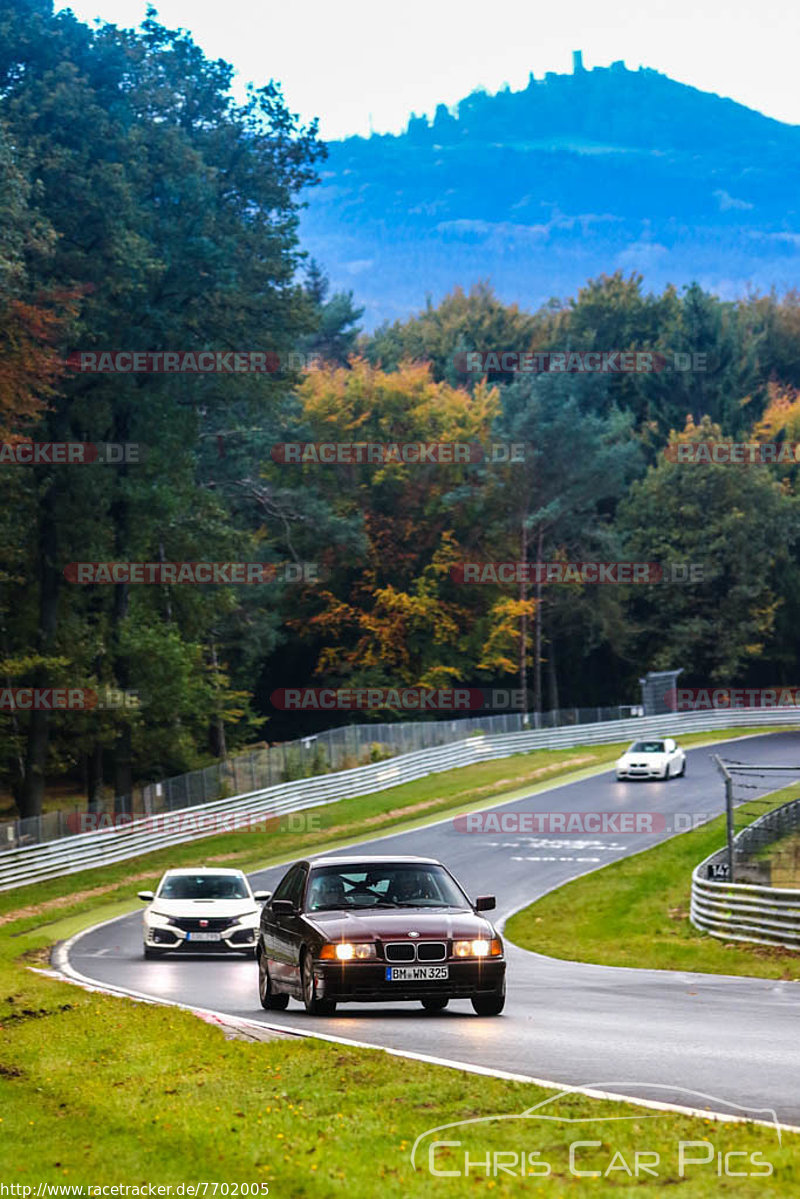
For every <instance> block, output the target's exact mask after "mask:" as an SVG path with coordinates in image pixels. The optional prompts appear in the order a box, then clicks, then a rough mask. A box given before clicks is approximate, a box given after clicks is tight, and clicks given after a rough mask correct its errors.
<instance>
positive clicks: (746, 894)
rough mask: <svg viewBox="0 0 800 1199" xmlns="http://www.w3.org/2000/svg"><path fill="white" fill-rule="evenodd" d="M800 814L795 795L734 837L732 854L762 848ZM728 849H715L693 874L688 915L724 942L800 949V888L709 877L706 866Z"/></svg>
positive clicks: (799, 802)
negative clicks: (719, 879) (733, 881)
mask: <svg viewBox="0 0 800 1199" xmlns="http://www.w3.org/2000/svg"><path fill="white" fill-rule="evenodd" d="M798 819H800V800H796V799H793V800H791V801H790V802H789V803H787V804H783V805H782V806H781V807H780V808H775V809H774V811H772V812H765V813H764V815H763V816H759V818H758V820H754V821H753V823H752V824H750V825H748V826H747V828H744V829H742V831H741V832H740V833H739V834H738V835H737V836H736V837H735V838H734V856H736V855H737V852H738V853H741V852H742V851H746V850H747V849H753V848H756V847H757V848H762V847H763V846H764V845H765V844H768V842H769V840H775V839H776V838H777V837H779V836H781V835H783V833H784V832H787V831H791V830H792V829H793V828H796V827H797V824H798ZM727 853H728V851H727V848H725V849H718V850H716V852H715V853H712V854H711V855H710V856H709V857H707V858H706V859H705V861H703V862H701V863H700V865H699V866H697V867H696V868H695V870H694V872H693V873H692V900H691V906H690V911H689V919H690V920H691V922H692V924H693V925H694V926H695V928H699V929H701V930H702V931H703V932H705V933H709V934H710V935H711V936H712V937H719V938H720V939H721V940H723V941H753V942H755V943H756V944H758V945H785V946H786V947H787V948H788V949H798V948H800V891H798V890H794V889H790V888H788V887H767V886H762V885H761V884H756V883H730V882H718V881H716V880H714V879H709V878H707V877H706V875H707V874H708V867H709V866H710V865H716V864H718V863H722V862H725V861H727Z"/></svg>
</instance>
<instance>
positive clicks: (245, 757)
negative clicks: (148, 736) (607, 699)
mask: <svg viewBox="0 0 800 1199" xmlns="http://www.w3.org/2000/svg"><path fill="white" fill-rule="evenodd" d="M635 715H636V712H635V711H634V710H632V706H631V705H619V704H618V705H616V706H615V707H608V708H560V709H558V710H556V711H550V712H531V713H528V714H524V713H522V712H506V713H503V714H501V715H495V716H492V715H487V714H484V715H480V716H458V717H455V718H452V719H450V720H416V721H405V722H400V721H386V722H377V723H372V722H371V723H369V724H344V725H340V726H339V727H338V728H332V729H325V730H324V731H323V732H319V733H309V734H308V735H307V736H305V737H300V738H299V739H297V740H296V741H283V742H278V743H276V744H274V745H262V746H257V747H254V748H252V749H251V750H249V751H248V752H246V753H240V754H233V755H231V756H230V757H229V758H226V759H225V760H223V761H219V762H214V763H213V764H212V765H211V766H206V767H204V768H203V769H201V770H191V771H189V772H187V773H185V774H179V775H175V776H173V777H172V778H164V779H161V780H160V781H158V782H151V783H145V784H142V785H139V786H137V787H136V788H134V791H133V793H132V794H131V795H124V796H112V795H110V794H107V795H105V796H103V797H102V798H98V799H96V800H95V802H94V803H93V804H92V809H91V815H92V817H93V823H92V824H91V828H93V829H97V828H103V827H104V826H105V825H108V824H112V823H114V822H115V820H116V819H117V818H118V817H119V816H120V815H125V816H129V817H132V818H135V817H137V816H154V815H157V814H160V813H161V812H174V811H178V810H180V809H183V808H188V807H194V806H199V805H200V804H208V803H211V802H212V801H213V800H215V799H225V798H227V797H230V796H235V795H243V794H245V793H251V792H253V791H258V790H260V789H263V788H266V787H274V786H277V785H278V784H279V783H290V782H295V781H297V780H299V779H306V778H314V777H317V776H319V775H323V774H335V773H337V772H339V771H343V770H353V769H355V767H357V766H366V765H369V764H371V763H373V762H380V761H385V760H386V759H388V758H393V757H396V756H398V755H399V754H409V753H415V752H416V751H417V750H421V749H433V748H434V747H435V746H437V745H450V744H452V743H453V742H455V741H463V739H464V738H465V737H468V736H471V735H473V734H474V733H483V734H486V735H491V734H495V733H520V732H523V731H525V730H526V729H528V728H530V729H551V728H561V727H562V726H564V725H580V724H594V723H595V722H600V721H608V720H625V719H630V718H631V717H633V716H635ZM87 815H88V812H87V811H86V810H85V809H81V808H78V807H73V808H72V809H71V810H61V811H50V812H43V813H42V814H41V815H39V816H28V817H26V818H18V819H14V820H10V821H5V822H0V849H15V848H17V847H21V846H23V845H40V844H43V843H44V842H46V841H58V840H59V839H60V838H61V837H70V836H74V835H75V834H76V833H85V832H88V831H89V824H88V822H86V821H84V817H85V816H87Z"/></svg>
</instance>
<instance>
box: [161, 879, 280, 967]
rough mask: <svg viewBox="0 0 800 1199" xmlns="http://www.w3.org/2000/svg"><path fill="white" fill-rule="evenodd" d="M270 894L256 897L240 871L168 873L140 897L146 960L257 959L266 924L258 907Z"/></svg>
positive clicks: (260, 894)
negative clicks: (208, 954) (179, 955)
mask: <svg viewBox="0 0 800 1199" xmlns="http://www.w3.org/2000/svg"><path fill="white" fill-rule="evenodd" d="M270 894H271V892H270V891H255V892H254V891H253V890H252V889H251V887H250V883H249V882H248V881H247V876H246V875H245V874H243V873H242V871H241V870H227V869H218V868H216V867H211V866H196V867H194V869H174V870H168V871H167V873H166V874H165V875H164V877H163V878H162V880H161V882H160V883H159V885H158V890H157V891H156V892H155V894H154V893H153V892H152V891H140V892H139V898H140V899H142V900H144V901H145V902H146V903H147V904H148V906H147V907H146V908H145V910H144V913H143V923H144V930H143V931H144V956H145V957H146V958H156V957H161V956H162V954H165V953H172V952H175V951H180V952H183V953H200V952H203V951H208V950H211V951H212V952H213V953H243V954H244V955H245V957H248V958H251V957H255V947H256V944H257V942H258V929H259V924H260V922H261V908H260V907H259V904H261V903H264V902H265V901H266V900H267V899H269V897H270Z"/></svg>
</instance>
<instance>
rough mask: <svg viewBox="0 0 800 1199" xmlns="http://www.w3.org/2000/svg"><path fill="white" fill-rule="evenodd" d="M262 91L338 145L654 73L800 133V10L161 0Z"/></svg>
mask: <svg viewBox="0 0 800 1199" xmlns="http://www.w3.org/2000/svg"><path fill="white" fill-rule="evenodd" d="M56 4H57V7H59V8H65V7H69V8H72V9H73V11H74V12H75V13H76V14H77V16H79V17H80V18H81V19H82V20H85V21H92V20H93V19H94V18H95V17H100V18H102V19H103V20H106V21H111V22H113V23H115V24H118V25H138V24H139V22H140V21H141V19H142V17H143V16H144V13H145V9H146V0H74V2H73V3H71V4H69V5H62V4H60V3H58V0H56ZM156 7H157V8H158V12H159V16H160V18H161V20H162V22H163V23H164V24H165V25H168V26H170V27H177V26H181V27H183V28H185V29H189V30H190V31H191V33H192V34H193V36H194V38H195V41H196V42H198V44H199V45H200V46H202V48H203V50H204V51H205V52H206V54H208V55H209V56H210V57H212V58H224V59H226V60H227V61H228V62H230V63H232V64H233V66H234V67H235V68H236V70H237V72H238V78H237V91H240V90H242V89H243V87H244V84H245V83H246V82H248V81H252V82H255V83H264V82H266V81H267V80H268V79H270V78H273V79H276V80H278V81H279V82H280V83H281V84H282V85H283V91H284V95H285V97H286V100H287V102H288V104H289V107H290V108H291V109H292V111H294V112H297V113H299V114H300V115H301V116H302V117H303V118H305V119H310V118H311V117H313V116H319V118H320V128H321V132H322V136H323V137H324V138H326V139H333V138H339V137H343V136H345V135H347V134H351V133H361V134H367V133H369V130H370V127H372V128H374V129H375V131H376V132H380V133H385V132H397V131H398V130H400V129H401V128H403V126H404V125H405V122H406V120H407V119H408V116H409V114H410V113H411V112H412V111H416V112H418V113H422V112H427V113H430V114H432V113H433V111H434V109H435V107H436V104H437V103H439V102H440V101H441V102H444V103H445V104H453V103H455V102H456V101H457V100H460V99H461V98H462V97H463V96H465V95H468V94H469V92H471V91H472V90H473V89H474V88H476V87H484V88H486V89H487V90H488V91H496V90H497V89H498V88H501V87H503V86H504V84H505V83H509V84H510V86H511V87H512V88H513V89H515V90H516V89H517V88H519V87H523V86H525V85H526V84H527V81H528V72H529V71H533V72H534V74H535V75H536V77H537V78H541V77H542V76H543V75H544V73H545V71H556V72H559V73H563V72H565V71H570V70H571V69H572V53H571V52H572V50H579V49H580V50H583V59H584V65H585V66H587V67H592V66H608V64H609V63H610V62H612V61H614V60H615V59H620V58H621V59H624V60H625V62H626V64H627V66H628V67H630V68H636V67H639V66H648V67H654V68H656V70H659V71H663V72H664V74H666V75H670V76H671V77H672V78H673V79H678V80H680V81H681V82H683V83H689V84H692V85H693V86H694V87H698V88H701V89H702V90H703V91H709V92H718V93H719V94H720V95H723V96H730V97H731V98H733V99H734V100H738V101H739V102H740V103H742V104H747V105H748V106H749V107H751V108H756V109H758V110H759V111H760V112H764V113H766V114H767V115H768V116H772V117H777V118H778V119H779V120H782V121H788V122H790V123H791V124H800V83H798V72H797V53H798V45H800V39H799V37H798V35H800V4H796V3H791V0H758V2H757V3H756V0H611V2H610V3H609V2H606V3H602V2H598V0H558V2H557V3H553V2H552V0H549V2H548V3H547V4H544V3H541V0H539V3H537V0H527V2H526V0H402V2H400V3H389V2H388V0H282V2H276V0H160V3H157V4H156Z"/></svg>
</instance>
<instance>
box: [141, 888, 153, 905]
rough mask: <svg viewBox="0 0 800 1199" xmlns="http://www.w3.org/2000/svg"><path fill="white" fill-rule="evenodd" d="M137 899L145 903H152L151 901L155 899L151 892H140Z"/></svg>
mask: <svg viewBox="0 0 800 1199" xmlns="http://www.w3.org/2000/svg"><path fill="white" fill-rule="evenodd" d="M139 898H140V899H143V900H144V901H145V903H152V901H153V900H154V899H155V895H154V894H153V892H152V891H140V892H139Z"/></svg>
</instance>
